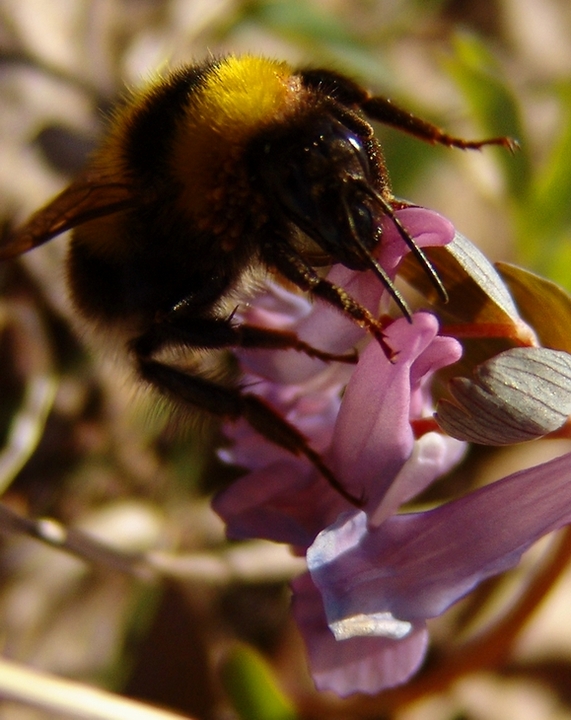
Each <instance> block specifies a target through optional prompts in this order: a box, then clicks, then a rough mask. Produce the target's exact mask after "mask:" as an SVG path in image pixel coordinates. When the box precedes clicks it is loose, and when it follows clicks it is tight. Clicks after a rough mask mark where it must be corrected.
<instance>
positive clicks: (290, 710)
mask: <svg viewBox="0 0 571 720" xmlns="http://www.w3.org/2000/svg"><path fill="white" fill-rule="evenodd" d="M222 682H223V684H224V688H225V689H226V692H227V693H228V695H229V696H230V698H231V700H232V704H233V707H234V709H235V710H236V712H237V713H238V716H239V717H240V718H241V719H242V720H296V718H297V717H298V715H297V713H296V711H295V709H294V707H293V705H292V703H291V702H290V701H289V700H288V698H287V697H286V696H285V695H284V694H283V693H282V691H281V690H280V689H279V687H278V685H277V682H276V679H275V677H274V674H273V671H272V669H271V667H270V666H269V665H268V663H267V662H266V661H265V660H264V658H263V657H262V656H261V655H260V654H259V653H257V652H256V651H255V650H253V649H252V648H250V647H248V646H246V645H238V646H236V647H235V648H234V649H233V650H232V651H231V652H230V654H229V656H228V657H227V659H226V662H225V663H224V665H223V667H222Z"/></svg>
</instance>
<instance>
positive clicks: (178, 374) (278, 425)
mask: <svg viewBox="0 0 571 720" xmlns="http://www.w3.org/2000/svg"><path fill="white" fill-rule="evenodd" d="M139 372H140V375H141V377H142V378H143V380H145V381H146V382H147V383H149V384H150V385H153V386H154V387H155V388H157V390H159V391H160V392H161V393H162V394H163V395H165V396H167V397H169V398H170V399H171V400H174V401H175V402H177V403H181V402H182V403H183V404H185V405H190V406H192V407H195V408H200V409H202V410H206V411H208V412H210V413H212V414H213V415H216V416H218V417H220V418H226V419H230V420H238V419H239V418H244V419H245V420H246V421H247V422H248V423H249V424H250V425H251V426H252V427H253V428H254V430H256V431H257V432H259V433H260V435H262V436H263V437H265V438H266V439H267V440H270V442H273V443H275V444H276V445H279V446H280V447H282V448H284V449H285V450H288V451H289V452H291V453H293V454H294V455H305V457H306V458H307V459H308V460H309V461H310V462H311V463H312V465H313V466H314V467H315V468H317V470H318V471H319V472H320V473H321V474H322V475H323V477H324V478H325V479H326V480H327V482H328V483H329V484H330V485H331V487H332V488H333V489H334V490H336V491H337V492H338V493H339V494H340V495H342V496H343V497H344V498H345V499H346V500H348V501H349V502H350V503H351V504H352V505H356V506H357V507H359V506H362V504H363V499H362V498H355V497H353V496H352V495H351V494H350V493H348V492H347V490H345V488H344V487H343V485H342V484H341V483H340V482H339V480H338V479H337V478H336V477H335V475H334V474H333V473H332V472H331V470H330V469H329V468H328V467H327V465H326V464H325V463H324V462H323V460H322V459H321V456H320V455H319V453H317V452H316V451H315V450H313V449H312V448H311V447H310V445H309V444H308V442H307V440H306V438H305V437H304V435H303V434H302V433H301V432H300V431H299V430H298V429H297V428H295V427H294V426H293V425H291V424H290V423H288V422H287V420H285V419H284V418H283V417H282V416H281V415H280V414H279V413H278V412H277V411H276V410H274V409H273V408H272V407H271V406H270V405H268V404H267V403H266V402H265V401H264V400H262V399H261V398H259V397H258V396H257V395H254V394H252V393H246V392H243V391H242V390H240V389H239V388H232V387H225V386H223V385H219V384H218V383H216V382H213V381H212V380H207V379H205V378H201V377H198V376H196V375H191V374H189V373H185V372H183V371H182V370H179V369H177V368H174V367H172V366H170V365H167V364H165V363H161V362H158V361H156V360H153V359H149V358H141V357H140V358H139Z"/></svg>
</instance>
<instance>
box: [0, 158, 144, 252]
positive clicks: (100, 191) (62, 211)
mask: <svg viewBox="0 0 571 720" xmlns="http://www.w3.org/2000/svg"><path fill="white" fill-rule="evenodd" d="M132 204H133V195H132V191H131V188H130V186H129V185H128V184H126V183H124V182H118V181H117V179H116V178H113V177H111V176H106V175H105V174H103V173H101V172H98V171H96V170H93V169H90V170H87V171H85V172H84V173H83V174H82V175H80V176H79V177H78V178H77V179H76V180H75V181H74V182H73V183H72V184H71V185H70V186H69V187H68V188H66V189H65V190H64V191H63V192H61V193H60V194H59V195H58V196H57V197H55V198H54V199H53V200H52V201H51V202H50V203H49V204H48V205H46V206H45V207H43V208H41V209H40V210H38V211H37V212H35V213H34V214H33V215H32V216H31V217H30V219H29V220H28V222H27V223H26V224H25V225H23V226H22V227H21V228H19V229H18V230H16V231H15V232H14V233H13V234H12V235H10V236H9V237H8V240H7V242H6V243H5V244H4V245H2V247H0V261H1V260H8V259H9V258H13V257H16V256H17V255H21V254H22V253H25V252H27V251H28V250H32V249H33V248H35V247H38V245H42V244H43V243H45V242H47V241H48V240H51V239H52V238H53V237H55V236H56V235H59V234H60V233H62V232H65V231H66V230H70V229H71V228H74V227H77V226H78V225H81V224H83V223H85V222H87V221H88V220H93V219H94V218H97V217H102V216H104V215H112V214H113V213H116V212H119V211H120V210H124V209H126V208H128V207H130V206H131V205H132Z"/></svg>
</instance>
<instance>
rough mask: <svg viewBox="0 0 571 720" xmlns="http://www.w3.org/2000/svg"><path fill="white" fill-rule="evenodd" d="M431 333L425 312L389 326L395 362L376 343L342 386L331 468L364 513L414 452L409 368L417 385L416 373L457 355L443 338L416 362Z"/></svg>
mask: <svg viewBox="0 0 571 720" xmlns="http://www.w3.org/2000/svg"><path fill="white" fill-rule="evenodd" d="M437 332H438V322H437V320H436V318H435V317H434V316H432V315H430V314H428V313H416V314H415V315H414V317H413V323H412V324H410V323H408V322H407V321H406V320H404V319H400V320H397V321H395V322H394V323H393V324H392V325H391V326H390V327H389V328H388V329H387V338H388V342H389V344H390V345H391V347H393V348H394V349H395V350H396V351H397V352H398V355H397V357H396V360H395V362H392V363H391V362H389V361H388V360H387V358H386V357H385V356H384V353H383V351H382V349H381V348H380V347H379V346H378V344H377V343H370V344H369V345H368V346H367V348H366V349H365V351H364V353H363V354H362V356H361V359H360V361H359V364H358V366H357V368H356V369H355V372H354V373H353V375H352V377H351V380H350V382H349V384H348V386H347V389H346V392H345V395H344V397H343V402H342V404H341V409H340V411H339V415H338V417H337V422H336V425H335V431H334V435H333V443H332V446H333V447H332V450H333V466H334V467H335V468H336V472H337V473H338V475H339V477H340V478H341V480H342V481H343V484H344V486H345V487H346V488H347V489H348V491H349V492H351V493H352V494H353V495H354V496H355V497H359V496H361V495H363V494H364V495H365V496H366V500H367V504H366V509H367V511H368V512H370V513H374V512H375V511H376V510H377V509H378V506H379V504H380V502H381V501H382V499H383V497H384V495H385V493H386V492H387V490H388V488H389V487H390V486H391V484H392V483H393V481H394V479H395V477H396V476H397V474H398V473H399V472H400V470H401V468H402V467H403V465H404V463H405V462H406V461H407V460H408V458H409V457H410V455H411V453H412V450H413V447H414V436H413V433H412V429H411V426H410V419H411V417H410V403H411V392H412V390H414V388H412V387H411V368H413V367H414V368H415V373H414V374H415V376H416V377H415V383H416V385H417V386H420V383H421V380H422V377H421V376H420V375H419V372H418V369H421V370H422V372H423V373H424V374H428V373H429V372H430V371H431V369H432V367H440V365H441V364H442V363H444V364H446V361H449V360H450V358H451V357H453V359H456V358H457V357H458V356H459V352H460V351H459V349H458V346H457V344H456V342H455V341H454V340H451V339H446V342H445V343H441V342H439V343H438V346H437V351H436V352H435V351H434V349H430V350H429V356H428V360H427V361H424V360H423V361H422V362H420V361H419V358H420V357H422V355H423V353H424V352H425V351H427V350H428V349H429V348H430V347H431V343H433V341H434V340H435V337H436V333H437ZM441 340H444V339H443V338H442V339H441ZM452 344H453V345H454V348H455V349H456V352H455V353H453V354H451V347H452ZM441 353H442V354H443V355H444V357H443V358H441V357H440V354H441ZM419 362H420V364H418V363H419Z"/></svg>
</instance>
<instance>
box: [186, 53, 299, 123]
mask: <svg viewBox="0 0 571 720" xmlns="http://www.w3.org/2000/svg"><path fill="white" fill-rule="evenodd" d="M290 78H291V68H290V66H289V65H288V64H287V63H285V62H278V61H276V60H268V59H267V58H261V57H254V56H252V55H245V56H242V57H235V56H230V57H228V58H226V59H224V60H223V61H222V62H221V63H220V64H219V65H218V66H216V67H214V68H213V69H212V70H211V71H210V73H209V74H208V75H207V77H206V78H205V82H204V84H203V86H202V88H201V89H200V91H199V94H198V96H197V97H196V100H195V103H194V108H193V114H195V117H198V118H200V119H201V120H202V121H203V122H207V123H209V125H210V127H211V129H212V130H218V131H219V132H224V133H230V134H231V135H234V136H236V135H242V134H243V133H244V132H248V131H249V130H250V129H251V128H257V127H259V126H260V125H261V124H263V123H264V122H265V121H266V120H267V119H268V118H274V117H275V115H276V113H280V112H281V110H282V108H283V107H284V105H285V104H286V103H287V99H288V95H289V93H290V92H291V87H290V84H289V83H290Z"/></svg>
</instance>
